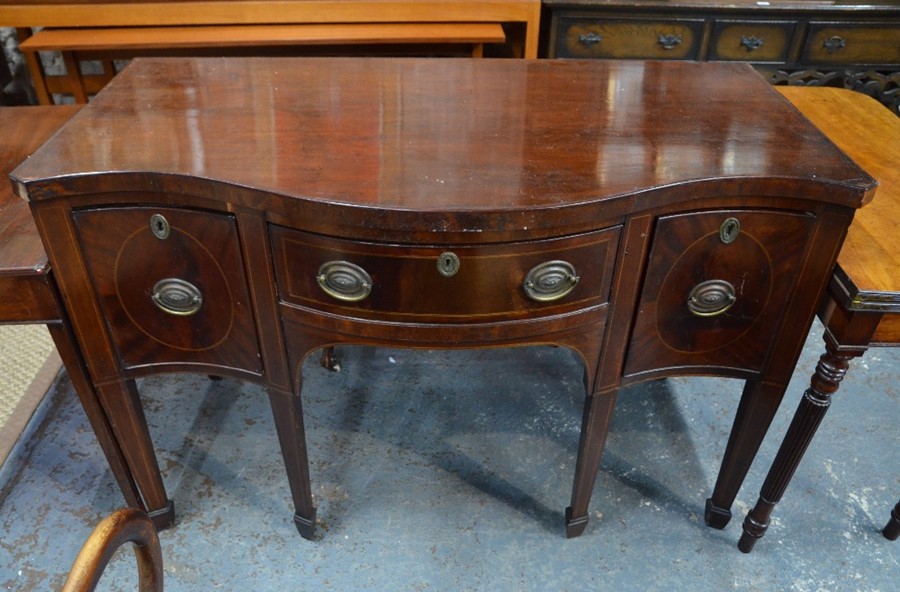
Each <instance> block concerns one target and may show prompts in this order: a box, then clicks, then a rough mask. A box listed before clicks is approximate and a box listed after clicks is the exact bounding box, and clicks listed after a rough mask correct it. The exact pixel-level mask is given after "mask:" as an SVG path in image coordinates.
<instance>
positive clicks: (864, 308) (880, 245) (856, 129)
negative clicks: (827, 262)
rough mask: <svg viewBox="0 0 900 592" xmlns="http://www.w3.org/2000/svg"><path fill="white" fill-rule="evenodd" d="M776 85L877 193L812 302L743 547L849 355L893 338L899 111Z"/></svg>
mask: <svg viewBox="0 0 900 592" xmlns="http://www.w3.org/2000/svg"><path fill="white" fill-rule="evenodd" d="M779 91H780V92H781V93H782V94H783V95H784V96H786V97H787V98H788V99H790V101H791V102H792V103H793V104H794V105H796V106H797V108H798V109H800V111H802V112H803V114H804V115H805V116H806V117H808V118H809V119H810V120H811V121H812V122H813V123H815V124H816V125H817V126H818V127H819V128H820V129H821V130H822V131H824V132H825V134H826V135H827V136H828V137H829V138H831V140H832V141H834V143H835V144H837V146H838V147H840V148H841V149H842V150H843V151H844V152H845V153H847V154H848V155H849V156H850V157H851V158H853V160H855V161H856V163H857V164H859V165H860V166H861V167H863V168H864V169H865V170H866V171H868V172H869V174H871V175H872V176H873V177H875V179H877V180H878V183H879V187H878V195H877V198H876V199H874V200H873V201H872V202H871V203H870V204H868V205H867V206H866V207H864V208H863V209H861V210H859V211H858V212H857V213H856V217H855V218H854V220H853V224H852V225H851V226H850V230H849V232H848V234H847V240H846V242H845V243H844V246H843V248H842V249H841V253H840V255H839V256H838V261H837V266H836V267H835V269H834V274H833V275H832V278H831V281H830V282H829V284H828V291H827V292H826V294H825V298H824V300H823V301H822V305H821V307H820V309H819V318H820V319H821V320H822V322H823V323H824V324H825V336H824V339H825V347H826V352H825V353H824V354H823V355H822V357H821V358H820V360H819V364H818V366H817V367H816V372H815V374H814V375H813V377H812V383H811V385H810V387H809V389H807V391H806V392H805V393H804V395H803V399H802V401H801V403H800V406H799V408H798V410H797V413H796V415H795V416H794V420H793V422H792V423H791V426H790V428H789V429H788V432H787V434H786V435H785V439H784V442H783V443H782V446H781V449H780V450H779V451H778V455H777V456H776V458H775V461H774V463H773V465H772V468H771V469H770V471H769V474H768V476H767V478H766V481H765V484H764V485H763V487H762V491H761V493H760V498H759V501H758V502H757V503H756V506H755V507H754V508H753V510H752V511H751V512H750V513H749V514H748V515H747V518H746V519H745V521H744V534H743V535H742V537H741V541H740V548H741V550H742V551H744V552H746V553H749V552H750V551H751V550H752V549H753V546H754V545H755V544H756V541H758V540H759V539H760V538H762V536H763V535H764V534H765V532H766V529H767V528H768V524H769V517H770V516H771V513H772V510H773V509H774V508H775V504H777V503H778V502H779V501H780V500H781V497H782V495H784V491H785V489H786V488H787V485H788V483H789V482H790V479H791V477H792V476H793V474H794V471H795V470H796V468H797V466H798V464H799V463H800V460H801V458H802V456H803V453H804V452H805V451H806V447H807V446H808V445H809V443H810V441H811V440H812V438H813V436H814V435H815V432H816V430H817V429H818V426H819V424H820V422H821V421H822V418H823V417H824V415H825V412H826V411H827V410H828V407H829V406H830V405H831V399H832V395H833V394H834V393H835V392H836V391H837V390H838V387H839V386H840V383H841V381H842V380H843V378H844V375H845V373H846V372H847V369H848V367H849V361H850V360H851V359H853V358H856V357H859V356H861V355H863V354H864V353H865V352H866V351H867V350H868V349H869V348H870V347H878V346H897V345H900V250H898V248H897V237H898V236H900V156H898V152H897V147H898V146H900V118H898V117H897V116H896V115H894V114H892V113H891V112H890V111H888V110H887V109H885V108H884V107H882V106H881V105H879V104H878V103H877V102H876V101H875V100H873V99H871V98H869V97H866V96H864V95H861V94H859V93H854V92H851V91H847V90H843V89H834V88H797V87H785V88H780V89H779Z"/></svg>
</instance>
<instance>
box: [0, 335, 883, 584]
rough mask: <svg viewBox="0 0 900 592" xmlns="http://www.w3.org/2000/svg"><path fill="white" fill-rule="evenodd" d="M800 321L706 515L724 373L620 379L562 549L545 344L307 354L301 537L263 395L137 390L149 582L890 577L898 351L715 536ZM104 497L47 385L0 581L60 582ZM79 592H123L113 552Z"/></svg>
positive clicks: (551, 358) (562, 425) (558, 389)
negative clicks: (164, 515)
mask: <svg viewBox="0 0 900 592" xmlns="http://www.w3.org/2000/svg"><path fill="white" fill-rule="evenodd" d="M819 335H821V328H820V327H819V326H816V327H815V328H814V330H813V337H812V338H811V339H810V341H809V342H808V343H807V347H806V349H805V352H804V355H803V359H802V362H801V366H800V368H799V369H798V371H797V374H796V376H795V380H794V382H793V383H792V384H791V387H790V390H789V391H788V395H787V398H786V401H785V403H784V405H783V406H782V410H781V412H780V413H779V416H778V417H777V418H776V421H775V423H774V425H773V426H772V430H771V432H770V437H769V438H768V439H767V440H766V442H765V443H764V445H763V448H762V450H761V452H760V455H759V460H758V462H757V463H756V464H755V465H754V466H753V468H752V469H751V473H750V475H749V477H748V479H747V482H746V484H745V486H744V488H743V489H742V490H741V492H740V494H739V496H738V499H737V502H736V504H735V507H734V510H735V519H734V520H733V521H732V523H731V524H730V525H729V526H728V527H727V528H726V529H725V530H724V531H717V530H712V529H710V528H707V527H706V526H705V525H704V524H703V518H702V515H703V508H704V501H705V499H706V497H707V496H708V495H709V493H710V491H711V490H712V486H713V484H714V481H715V476H716V473H717V471H718V466H719V462H720V460H721V453H722V451H723V450H724V447H725V441H726V438H727V435H728V431H729V429H730V427H731V421H732V418H733V414H734V410H735V408H736V404H737V400H738V397H739V395H740V392H741V383H740V382H739V381H731V380H720V379H693V378H691V379H671V380H666V381H658V382H653V383H648V384H644V385H639V386H636V387H632V388H629V389H627V390H624V391H623V392H622V393H621V394H620V398H619V403H618V406H617V409H616V415H615V417H614V420H613V425H612V433H611V435H610V439H609V442H608V445H607V450H606V453H605V455H604V458H603V466H602V469H601V474H600V476H599V477H598V480H597V484H596V489H595V493H594V497H593V502H592V512H591V523H590V525H589V526H588V530H587V532H586V533H585V534H584V535H583V536H582V537H580V538H578V539H573V540H567V539H566V538H565V536H564V529H563V511H564V508H565V507H566V506H567V505H568V501H569V500H568V496H569V492H570V488H571V480H572V474H573V470H574V457H575V449H576V445H577V440H578V430H579V426H580V419H581V417H580V416H581V403H582V400H583V396H584V393H583V391H582V381H581V376H582V370H581V366H580V365H579V363H578V361H577V360H576V359H575V357H574V356H573V355H572V354H571V353H570V352H569V351H567V350H565V349H563V348H517V349H505V350H502V349H501V350H490V351H471V352H452V353H451V352H433V351H410V350H386V349H378V348H351V347H345V348H339V350H338V353H339V356H340V358H341V363H342V370H341V371H340V372H337V373H334V372H328V371H326V370H324V369H322V368H320V367H319V366H318V365H317V360H315V359H310V360H309V361H308V363H307V365H306V367H305V370H304V378H305V386H304V389H305V390H304V405H305V412H306V416H307V432H308V440H309V449H310V462H311V471H312V479H313V494H314V497H315V500H316V505H317V507H318V540H316V541H313V542H310V541H306V540H304V539H302V538H300V536H299V535H298V534H297V532H296V530H295V528H294V526H293V524H292V522H291V515H292V510H291V508H290V501H289V492H288V486H287V482H286V478H285V476H284V470H283V467H282V464H281V458H280V454H279V451H278V444H277V441H276V438H275V432H274V427H273V423H272V418H271V415H270V411H269V407H268V401H267V398H266V396H265V394H264V392H263V391H262V390H261V389H259V388H258V387H255V386H252V385H246V384H242V383H239V382H237V381H234V380H229V379H226V380H222V381H217V382H213V381H210V380H208V379H207V378H205V377H203V376H162V377H153V378H148V379H146V380H143V381H141V382H140V383H139V384H140V389H141V393H142V396H143V397H144V400H145V407H146V410H147V416H148V420H149V422H150V427H151V431H152V434H153V437H154V440H155V443H156V447H157V450H158V456H159V460H160V465H161V467H162V469H163V473H164V479H165V482H166V486H167V488H168V491H169V494H170V496H171V497H172V498H173V499H174V501H175V508H176V512H177V516H178V518H177V523H176V525H175V526H174V527H173V528H171V529H169V530H167V531H164V532H162V533H161V535H160V537H161V542H162V548H163V554H164V561H165V584H166V590H169V591H171V592H178V591H195V590H239V591H244V590H279V591H281V590H341V591H343V590H348V591H349V590H391V591H402V590H448V591H449V590H452V591H461V590H490V591H494V590H535V591H551V590H629V591H630V590H640V591H648V592H649V591H653V590H667V591H671V590H691V591H694V590H715V591H722V590H762V591H766V590H773V591H785V590H794V591H803V592H806V591H809V592H820V591H835V592H837V591H841V592H843V591H850V590H859V591H871V592H874V591H881V592H889V591H893V590H897V589H898V585H897V581H898V574H900V565H898V563H900V542H894V543H891V542H889V541H887V540H885V539H884V538H882V537H881V535H880V529H881V527H882V526H883V525H884V523H885V522H886V521H887V519H888V516H889V513H890V510H891V508H892V507H893V505H894V504H895V503H896V502H897V500H898V498H900V470H898V467H900V463H898V460H900V454H898V452H900V430H898V427H897V426H898V418H900V391H898V386H897V384H898V381H900V350H898V349H883V350H871V351H870V352H869V353H868V354H867V355H866V357H865V358H863V359H862V360H857V361H855V363H854V364H853V366H852V367H851V371H850V373H849V374H848V377H847V379H846V381H845V384H844V385H843V387H842V389H841V390H840V391H839V393H838V395H837V396H836V399H835V403H834V405H833V406H832V409H831V410H830V411H829V414H828V415H827V416H826V418H825V421H824V424H823V426H822V428H821V430H820V433H819V434H818V436H817V438H816V439H815V440H814V441H813V444H812V446H811V447H810V450H809V452H808V453H807V456H806V458H805V459H804V462H803V464H802V465H801V467H800V469H799V470H798V472H797V474H796V476H795V477H794V480H793V482H792V483H791V486H790V487H789V488H788V491H787V494H786V496H785V499H784V501H783V502H782V503H781V504H780V505H779V506H778V508H777V509H776V513H775V516H774V520H773V524H772V526H771V528H770V531H769V534H768V535H767V536H766V537H765V538H764V539H763V540H762V541H761V542H760V543H759V544H758V545H757V548H756V550H754V552H753V553H752V554H750V555H744V554H742V553H740V552H739V551H738V550H737V548H736V542H737V540H738V538H739V536H740V532H741V529H740V523H741V520H742V519H743V516H744V514H745V513H746V511H747V510H748V509H749V506H750V505H752V504H753V503H754V502H755V500H756V497H757V492H758V488H759V486H760V485H761V483H762V480H763V477H764V475H765V471H766V469H767V468H768V462H769V460H770V459H771V458H772V457H773V456H774V453H775V450H776V448H777V445H778V443H779V441H780V438H781V436H782V434H783V433H784V431H785V430H786V427H787V423H788V421H789V420H790V416H791V415H792V414H793V411H794V408H795V406H796V403H797V401H798V400H799V398H800V396H801V394H802V392H803V389H805V388H806V385H807V382H808V377H809V375H810V374H811V372H812V370H813V367H814V364H815V361H816V359H817V358H818V355H819V354H820V353H821V345H820V344H821V339H820V337H819ZM122 505H123V501H122V497H121V494H120V493H119V492H118V489H117V486H116V485H115V482H114V479H113V477H112V474H111V473H110V471H109V469H108V468H107V466H106V463H105V461H104V459H103V456H102V453H101V451H100V448H99V446H98V445H97V444H96V442H95V441H94V438H93V434H92V432H91V430H90V427H89V426H88V423H87V420H86V418H85V416H84V413H83V412H82V411H81V408H80V406H79V405H78V402H77V399H76V398H75V395H74V393H73V391H72V389H71V386H70V384H69V382H68V380H67V379H66V378H65V376H63V377H62V378H61V379H60V380H59V381H58V383H57V385H56V387H55V388H54V390H53V391H51V394H50V395H49V396H48V399H47V401H46V402H45V404H44V405H43V407H42V408H41V411H40V412H39V414H38V416H36V419H35V421H33V422H32V425H31V426H30V427H29V430H28V432H27V433H26V435H25V437H24V439H23V441H21V442H20V443H19V445H18V446H17V448H16V449H15V450H14V451H13V453H12V455H11V457H10V459H9V460H8V461H7V463H6V464H5V466H4V467H3V468H2V469H0V590H57V589H59V588H60V587H61V585H62V583H63V581H64V579H65V576H66V573H67V572H68V569H69V566H70V565H71V563H72V561H73V560H74V558H75V556H76V554H77V553H78V550H79V549H80V547H81V545H82V543H83V542H84V540H85V539H86V538H87V537H88V536H89V534H90V532H91V530H92V529H93V527H94V526H95V525H96V523H97V522H99V521H100V520H101V519H102V518H103V517H104V516H106V515H108V514H109V513H111V512H112V511H114V510H115V509H117V508H119V507H121V506H122ZM99 589H100V590H136V589H137V587H136V570H135V566H134V558H133V555H132V554H131V553H130V552H128V551H127V550H126V551H123V552H120V553H118V554H117V556H116V557H115V558H114V560H113V562H112V564H111V565H110V567H109V569H108V571H107V573H106V575H105V576H104V578H103V580H102V581H101V584H100V588H99Z"/></svg>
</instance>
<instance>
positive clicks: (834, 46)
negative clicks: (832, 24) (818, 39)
mask: <svg viewBox="0 0 900 592" xmlns="http://www.w3.org/2000/svg"><path fill="white" fill-rule="evenodd" d="M822 47H824V48H825V51H827V52H828V53H830V54H831V53H834V52H836V51H838V50H839V49H844V48H845V47H847V40H846V39H844V38H843V37H841V36H839V35H834V36H833V37H829V38H828V39H826V40H825V41H823V42H822Z"/></svg>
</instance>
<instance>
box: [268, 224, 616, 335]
mask: <svg viewBox="0 0 900 592" xmlns="http://www.w3.org/2000/svg"><path fill="white" fill-rule="evenodd" d="M271 234H272V244H273V249H274V256H275V269H276V280H277V282H278V289H279V294H280V298H281V300H282V302H285V303H287V304H291V305H297V306H301V307H307V308H312V309H316V310H322V311H326V312H334V313H336V314H344V315H346V314H350V315H352V316H354V317H359V318H368V319H372V318H377V319H381V320H390V321H399V322H431V323H473V322H493V321H499V320H506V319H524V318H531V317H535V316H547V315H553V314H564V313H566V312H571V311H576V310H581V309H584V308H588V307H591V306H598V305H601V304H604V303H605V302H607V300H608V299H609V290H610V281H611V275H612V273H611V270H612V267H613V261H614V258H615V253H616V246H617V243H618V236H619V227H614V228H610V229H605V230H602V231H597V232H592V233H587V234H581V235H577V236H572V237H567V238H559V239H551V240H544V241H533V242H527V243H505V244H492V245H476V246H472V245H466V246H422V245H397V244H380V243H364V242H356V241H349V240H344V239H337V238H331V237H324V236H320V235H315V234H309V233H305V232H301V231H296V230H291V229H287V228H283V227H278V226H272V227H271Z"/></svg>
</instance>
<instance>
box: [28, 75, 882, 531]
mask: <svg viewBox="0 0 900 592" xmlns="http://www.w3.org/2000/svg"><path fill="white" fill-rule="evenodd" d="M276 80H277V84H276V83H275V81H276ZM612 85H615V88H616V90H617V92H616V93H612V94H611V93H610V92H609V89H610V88H611V87H612ZM697 88H704V89H706V91H705V92H706V95H705V96H706V97H707V98H709V99H710V104H711V105H714V106H715V108H712V109H711V108H710V107H709V106H708V105H706V104H702V105H701V104H699V103H698V102H697V101H696V89H697ZM248 93H249V94H248ZM598 97H600V98H601V99H600V100H598ZM137 104H139V105H141V108H140V109H133V108H131V107H130V106H133V105H137ZM561 105H562V106H564V107H565V108H561ZM673 110H674V111H676V112H678V113H680V114H681V117H679V118H671V117H670V116H669V114H670V113H671V112H673ZM223 134H227V136H225V135H223ZM225 137H227V141H223V138H225ZM14 177H15V179H16V181H17V183H18V185H17V186H18V187H19V190H20V192H21V195H22V196H23V197H26V198H28V199H30V200H31V202H32V208H33V212H34V214H35V218H36V220H37V221H38V228H39V230H40V231H41V233H42V238H43V240H44V244H45V246H46V247H47V252H48V255H49V257H50V260H51V261H52V262H53V264H54V268H55V269H56V270H57V274H58V276H57V277H58V282H59V285H60V289H61V291H62V293H63V297H64V300H65V303H66V307H67V310H68V311H69V313H70V315H71V316H72V317H73V318H74V319H75V320H76V323H75V331H76V333H77V334H78V343H79V344H80V346H81V348H82V351H83V352H84V356H85V360H86V362H87V366H88V368H89V371H90V375H91V378H92V381H93V384H94V386H95V388H96V391H97V395H98V397H99V399H100V400H101V402H102V404H103V408H104V410H106V412H107V413H108V414H109V417H110V418H111V419H112V421H111V424H112V428H113V430H114V431H115V433H116V441H117V442H118V444H119V445H120V447H121V449H122V451H123V453H124V455H125V457H126V458H127V466H128V469H129V471H130V475H131V476H132V477H133V480H134V482H135V483H137V484H138V487H139V490H140V493H141V496H142V499H143V500H144V501H145V502H146V504H147V506H148V507H149V508H151V509H152V511H153V517H154V522H155V523H156V524H157V525H158V526H165V525H167V524H169V523H171V520H172V519H173V516H174V509H173V505H172V502H171V501H170V500H169V499H168V497H167V495H166V491H165V488H164V486H163V483H162V480H161V478H160V474H159V469H158V465H157V461H156V458H155V453H154V449H153V445H152V442H151V440H150V435H149V433H148V431H147V426H146V421H145V419H144V416H143V411H142V408H141V404H140V399H139V396H138V393H137V391H136V387H135V384H134V379H135V378H137V377H139V376H142V375H146V374H151V373H156V372H169V371H173V372H174V371H192V372H203V373H212V374H228V375H232V376H236V377H238V378H241V379H244V380H250V381H254V382H258V383H260V384H263V385H265V387H266V389H267V391H268V393H269V399H270V402H271V405H272V409H273V413H274V417H275V422H276V428H277V431H278V435H279V440H280V443H281V448H282V452H283V456H284V460H285V465H286V469H287V473H288V480H289V483H290V485H291V490H292V494H293V500H294V505H295V515H294V521H295V523H296V525H297V527H298V530H299V531H300V532H301V534H302V535H303V536H305V537H311V536H313V531H314V527H315V508H314V506H313V500H312V496H311V490H310V480H309V472H308V462H307V453H306V443H305V434H304V428H303V414H302V405H301V399H300V393H301V384H302V375H301V374H300V370H299V368H300V362H301V361H302V360H303V359H304V358H305V356H307V355H308V354H309V353H311V352H313V351H315V350H317V349H321V348H322V347H326V346H330V345H334V344H340V343H353V344H366V345H384V346H407V347H447V348H479V347H499V346H512V345H527V344H547V343H554V344H558V345H563V346H567V347H569V348H571V349H572V350H574V351H575V352H576V353H577V354H579V355H580V356H581V359H582V360H583V361H584V368H585V373H584V384H585V390H586V397H585V406H584V414H583V424H582V425H583V427H582V430H581V441H580V444H579V450H578V455H577V460H576V468H575V478H574V485H573V489H572V501H571V505H570V507H569V508H568V510H567V512H566V532H567V534H568V535H569V536H577V535H579V534H580V533H581V532H583V530H584V529H585V527H586V525H587V520H588V504H589V500H590V497H591V492H592V488H593V485H594V482H595V478H596V474H597V470H598V467H599V462H600V457H601V455H602V451H603V446H604V443H605V438H606V434H607V431H608V426H609V420H610V416H611V413H612V409H613V406H614V402H615V399H616V394H617V392H618V390H619V388H620V387H621V386H623V385H627V384H631V383H635V382H639V381H644V380H649V379H652V378H657V377H662V376H671V375H677V374H694V373H700V374H716V375H724V376H730V377H735V378H741V379H745V380H746V386H745V388H744V394H743V396H742V399H741V402H740V405H739V407H738V412H737V416H736V419H735V424H734V428H733V430H732V433H731V436H730V438H729V441H728V445H727V449H726V452H725V455H724V460H723V462H722V469H721V471H720V476H719V480H718V481H717V483H716V487H715V490H714V492H713V495H712V497H711V499H710V500H709V502H708V505H707V514H706V518H707V522H708V523H709V524H711V525H713V526H716V527H722V526H724V525H725V524H726V523H727V522H728V520H729V519H730V516H731V512H730V506H731V504H732V502H733V500H734V497H735V495H736V494H737V491H738V489H739V488H740V485H741V482H742V481H743V479H744V477H745V475H746V472H747V469H748V468H749V466H750V463H751V462H752V460H753V457H754V455H755V454H756V451H757V449H758V447H759V444H760V442H761V440H762V438H763V437H764V435H765V432H766V430H767V428H768V425H769V423H770V422H771V420H772V417H773V416H774V413H775V411H776V409H777V407H778V404H779V402H780V400H781V398H782V396H783V394H784V390H785V388H786V386H787V383H788V380H789V379H790V377H791V374H792V372H793V367H794V364H795V363H796V360H797V358H798V356H799V354H800V350H801V348H802V344H803V342H804V340H805V338H806V335H807V333H808V331H809V327H810V324H811V322H812V319H813V316H814V312H815V307H816V305H817V304H818V302H819V301H820V299H821V295H822V292H823V290H824V288H825V284H826V281H827V279H828V277H829V274H830V272H831V270H832V268H833V265H834V260H835V257H836V256H837V252H838V247H839V245H840V242H841V239H842V237H843V234H844V232H845V230H846V227H847V226H848V225H849V223H850V220H851V217H852V214H853V211H854V209H855V208H856V207H858V206H859V205H860V204H861V203H862V201H863V199H864V198H865V197H866V195H867V194H868V192H869V191H870V190H871V189H872V186H873V182H872V180H871V179H870V178H869V177H867V175H866V174H865V173H864V172H863V171H862V170H860V169H859V168H858V167H856V166H855V165H854V164H853V163H851V162H850V161H849V160H847V159H846V157H845V156H844V155H843V154H842V153H840V152H839V151H838V150H837V149H836V148H834V146H833V145H832V144H830V143H829V142H828V141H827V140H826V139H825V138H824V137H823V136H822V135H821V133H820V132H819V131H818V130H816V129H815V128H814V127H813V126H812V125H811V124H810V123H809V122H808V121H806V120H805V119H804V118H802V117H801V116H800V115H799V114H798V113H797V112H796V111H795V110H794V109H793V108H792V107H791V106H790V105H789V104H787V103H786V102H785V101H784V100H783V98H782V97H780V96H779V95H778V94H777V93H775V92H774V91H773V90H772V89H771V88H770V87H769V86H768V85H767V84H766V83H765V82H764V81H763V80H761V79H759V78H758V77H757V76H756V75H754V74H753V72H752V70H751V69H750V68H749V66H746V65H742V64H688V63H659V62H648V63H643V62H590V61H587V62H578V63H573V62H568V63H567V62H559V61H550V60H543V61H524V60H427V61H425V60H417V59H414V58H410V59H399V60H388V59H371V58H369V59H364V60H362V59H361V60H353V59H342V60H329V59H325V58H322V59H309V60H304V61H302V62H301V61H298V60H296V59H293V60H279V59H276V58H272V59H268V60H258V59H257V60H246V59H238V58H236V59H232V60H202V59H190V60H185V61H184V62H172V61H168V60H152V59H146V60H140V61H136V62H133V63H132V64H131V65H130V66H129V68H128V69H126V70H125V71H124V72H123V73H122V74H120V75H119V76H117V77H116V79H115V80H114V81H113V82H112V83H111V84H110V85H109V86H108V87H107V88H106V89H104V91H103V92H102V93H100V95H98V97H97V98H96V99H95V100H94V101H93V102H92V103H91V104H90V105H89V106H87V107H85V109H84V110H83V111H82V112H81V113H80V114H79V116H78V118H77V119H75V120H74V121H73V122H71V124H70V125H68V126H66V127H65V128H64V129H63V130H62V131H61V132H60V133H59V134H57V135H56V136H55V137H54V138H53V140H52V141H51V142H48V143H47V144H45V145H44V146H43V147H42V149H41V150H40V152H39V153H38V154H36V155H34V156H33V157H32V158H30V159H29V160H28V161H27V162H26V163H24V164H23V165H22V166H21V167H19V168H18V169H17V170H16V171H15V173H14ZM212 253H215V256H213V255H212ZM436 378H437V379H439V377H436Z"/></svg>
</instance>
